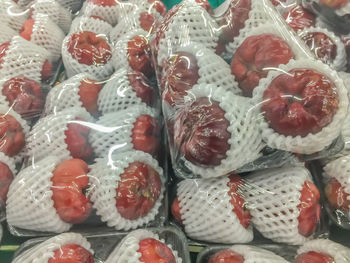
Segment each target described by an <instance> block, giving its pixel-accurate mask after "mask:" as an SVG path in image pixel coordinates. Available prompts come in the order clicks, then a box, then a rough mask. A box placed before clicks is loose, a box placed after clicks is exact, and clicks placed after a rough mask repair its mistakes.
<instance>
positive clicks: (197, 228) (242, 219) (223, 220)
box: [171, 165, 327, 245]
mask: <svg viewBox="0 0 350 263" xmlns="http://www.w3.org/2000/svg"><path fill="white" fill-rule="evenodd" d="M171 212H172V215H173V217H174V219H175V221H176V222H177V223H178V224H180V225H181V226H183V229H184V231H185V233H186V235H187V236H188V237H189V238H191V239H192V240H194V242H200V243H202V242H206V243H221V244H237V243H250V242H252V241H253V240H254V241H257V240H261V235H262V236H263V237H265V238H267V239H269V240H270V242H271V241H273V242H276V243H284V244H289V245H302V244H303V243H305V242H306V241H308V240H311V239H313V238H315V237H318V236H320V235H326V234H327V229H326V224H325V222H324V221H325V219H324V217H323V216H322V213H321V205H320V193H319V190H318V188H317V187H316V185H315V184H314V183H313V179H312V177H311V174H310V173H309V171H308V170H307V169H306V168H304V167H303V166H301V165H300V166H294V167H290V166H287V167H282V168H274V169H268V170H263V171H261V172H254V173H251V174H249V175H246V176H244V177H243V176H242V177H241V176H239V175H237V174H231V175H228V176H224V177H220V178H212V179H186V180H183V181H181V182H179V183H178V184H177V189H176V197H175V199H174V201H173V203H172V206H171ZM253 228H255V229H256V230H257V231H258V232H259V233H260V234H261V235H260V234H258V233H257V232H256V231H253Z"/></svg>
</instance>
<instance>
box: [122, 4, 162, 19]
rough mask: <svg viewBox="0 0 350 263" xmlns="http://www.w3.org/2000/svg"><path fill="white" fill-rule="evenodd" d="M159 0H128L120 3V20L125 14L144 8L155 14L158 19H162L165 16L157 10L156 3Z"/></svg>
mask: <svg viewBox="0 0 350 263" xmlns="http://www.w3.org/2000/svg"><path fill="white" fill-rule="evenodd" d="M157 2H159V1H153V2H152V3H150V2H149V1H148V0H143V1H138V0H130V1H128V2H121V3H119V10H120V12H119V13H118V18H119V19H118V20H119V21H121V20H123V19H124V17H125V16H127V15H130V13H132V12H133V11H135V9H136V10H137V9H138V10H144V11H146V12H147V13H149V14H152V15H154V16H155V18H156V19H157V20H161V19H162V18H163V16H162V15H161V14H160V13H159V12H158V11H157V10H156V7H155V6H156V5H157Z"/></svg>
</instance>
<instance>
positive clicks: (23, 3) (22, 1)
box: [17, 0, 30, 9]
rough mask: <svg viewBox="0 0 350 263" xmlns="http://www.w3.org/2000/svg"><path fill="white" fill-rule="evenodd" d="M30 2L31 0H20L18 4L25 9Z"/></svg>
mask: <svg viewBox="0 0 350 263" xmlns="http://www.w3.org/2000/svg"><path fill="white" fill-rule="evenodd" d="M29 3H30V0H18V1H17V5H18V6H19V7H21V8H23V9H25V8H26V6H27V5H28V4H29Z"/></svg>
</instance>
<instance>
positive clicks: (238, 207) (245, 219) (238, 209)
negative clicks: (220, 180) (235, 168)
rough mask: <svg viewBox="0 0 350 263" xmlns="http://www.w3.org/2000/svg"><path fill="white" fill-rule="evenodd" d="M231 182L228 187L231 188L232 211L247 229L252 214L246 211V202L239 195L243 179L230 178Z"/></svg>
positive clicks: (235, 176)
mask: <svg viewBox="0 0 350 263" xmlns="http://www.w3.org/2000/svg"><path fill="white" fill-rule="evenodd" d="M229 179H230V181H229V182H228V183H227V186H228V187H229V188H230V190H229V191H228V195H229V196H230V197H231V199H230V203H231V204H232V206H233V207H234V208H233V209H232V211H233V212H234V213H235V214H236V216H237V217H238V219H239V222H240V223H241V225H242V226H243V227H244V228H247V227H248V226H249V224H250V218H251V216H250V213H249V211H248V210H246V208H245V206H246V204H245V201H244V199H243V197H242V196H241V195H240V194H239V188H240V185H242V184H243V181H242V179H241V178H240V177H239V176H238V175H236V174H233V175H230V176H229Z"/></svg>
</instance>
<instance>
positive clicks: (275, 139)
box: [253, 59, 349, 154]
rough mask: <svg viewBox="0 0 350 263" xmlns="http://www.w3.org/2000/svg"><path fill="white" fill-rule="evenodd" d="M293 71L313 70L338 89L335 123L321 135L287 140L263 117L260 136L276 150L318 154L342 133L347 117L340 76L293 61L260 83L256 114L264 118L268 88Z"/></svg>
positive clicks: (326, 68)
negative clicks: (264, 103)
mask: <svg viewBox="0 0 350 263" xmlns="http://www.w3.org/2000/svg"><path fill="white" fill-rule="evenodd" d="M292 69H311V70H315V71H316V72H319V73H321V74H323V75H325V76H326V77H328V78H329V79H330V80H331V81H332V82H333V83H334V85H335V87H336V91H337V94H338V99H339V105H338V110H337V112H336V113H335V115H334V116H333V120H332V121H331V123H329V124H328V125H327V126H326V127H324V128H323V129H322V130H321V131H320V132H317V133H315V134H311V133H310V134H308V135H307V136H305V137H301V136H295V137H292V136H285V135H282V134H279V133H277V132H275V131H274V130H273V129H272V128H270V127H269V123H268V122H267V121H266V120H265V118H264V117H261V118H259V119H260V132H261V135H262V137H263V140H264V141H265V142H266V144H267V145H268V146H269V147H271V148H274V149H279V150H284V151H290V152H294V153H300V154H311V153H315V152H319V151H321V150H323V149H324V148H326V147H327V146H329V145H330V144H331V143H332V142H333V141H334V140H335V139H336V138H337V137H338V136H339V135H340V133H341V129H342V126H343V123H344V119H345V116H346V114H347V111H348V105H349V100H348V96H347V90H346V88H345V85H344V82H343V80H342V79H341V78H340V77H339V76H338V74H337V72H335V71H334V70H332V69H331V68H330V67H329V66H328V65H326V64H323V63H322V62H321V61H314V60H310V59H299V60H291V61H290V62H289V63H288V64H287V65H280V66H279V70H271V71H269V73H268V75H267V77H266V78H264V79H261V80H260V82H259V86H258V87H256V88H255V89H254V91H253V101H254V104H255V105H256V107H255V110H256V111H257V114H258V115H263V112H261V106H262V104H263V103H262V102H263V94H264V91H265V90H266V89H267V88H268V87H269V85H270V83H271V82H272V80H273V79H275V78H276V77H277V76H279V75H280V74H284V72H288V71H290V70H292Z"/></svg>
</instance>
